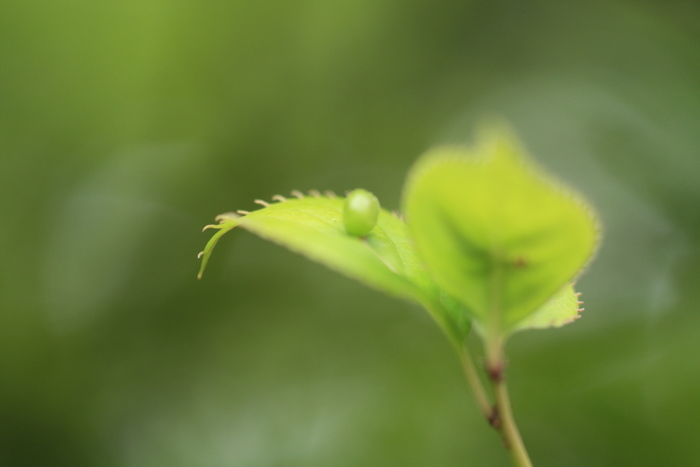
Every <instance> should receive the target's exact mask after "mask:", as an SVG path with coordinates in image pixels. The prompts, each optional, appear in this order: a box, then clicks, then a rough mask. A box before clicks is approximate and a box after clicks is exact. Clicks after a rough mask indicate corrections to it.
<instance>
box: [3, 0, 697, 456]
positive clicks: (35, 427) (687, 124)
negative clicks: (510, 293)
mask: <svg viewBox="0 0 700 467" xmlns="http://www.w3.org/2000/svg"><path fill="white" fill-rule="evenodd" d="M699 20H700V7H699V6H697V5H696V4H695V3H694V2H680V1H671V2H654V1H644V2H623V1H618V0H613V1H606V2H602V1H593V2H585V3H574V2H557V1H553V0H552V1H538V2H530V3H523V2H506V1H494V2H459V3H458V4H457V3H455V2H435V1H421V0H412V1H403V2H399V1H396V0H393V1H391V0H372V1H369V0H360V1H357V0H353V1H350V0H341V1H334V2H321V1H311V0H307V1H303V0H300V1H291V2H290V1H271V2H256V1H251V0H245V1H244V0H239V1H211V2H195V1H189V0H183V1H179V2H166V1H163V0H144V1H140V2H110V1H107V2H87V1H84V0H83V1H81V0H79V1H74V2H68V3H66V2H49V1H39V2H4V3H2V5H0V59H1V62H0V63H2V66H0V194H1V195H2V196H1V198H0V199H1V200H2V202H0V215H1V216H2V219H3V220H4V222H3V227H2V229H0V245H1V247H2V250H1V251H2V263H1V264H2V267H1V268H0V465H12V466H34V465H52V466H62V465H66V466H71V467H79V466H88V465H89V466H92V465H104V466H114V467H122V466H124V467H126V466H128V467H132V466H134V467H136V466H138V467H140V466H152V465H170V466H174V467H177V466H183V467H184V466H192V465H206V466H246V467H248V466H261V467H262V466H265V467H267V466H275V465H284V466H328V465H333V466H340V467H342V466H357V465H387V466H407V465H415V466H422V465H441V466H452V465H454V466H457V465H460V466H461V465H478V466H499V465H503V464H505V463H506V459H505V454H504V453H503V452H502V449H501V446H500V445H499V440H498V439H497V437H496V436H495V435H493V433H491V432H490V429H489V428H488V426H486V424H485V423H484V422H483V420H482V419H481V417H480V416H479V414H478V412H477V410H476V408H475V407H474V405H473V403H472V402H471V400H470V395H469V394H468V389H467V388H466V385H465V384H464V382H463V381H462V379H461V376H460V374H459V368H458V362H457V361H456V359H453V358H451V353H450V352H451V350H450V348H449V346H448V345H446V343H445V342H444V339H443V338H442V336H441V335H440V333H439V331H437V330H436V329H435V327H434V326H433V325H432V323H430V322H429V318H427V317H426V316H424V314H423V313H422V312H421V311H420V310H418V308H417V307H412V306H411V305H407V304H406V303H402V302H399V301H395V300H392V299H390V298H384V297H383V296H382V295H381V294H378V293H376V292H373V291H371V290H365V289H364V288H363V287H362V286H361V285H357V284H355V283H353V282H351V281H347V280H345V279H343V278H342V277H339V276H337V275H335V274H329V273H328V272H327V270H326V269H324V268H322V267H319V266H317V265H314V264H311V263H307V262H305V261H304V260H303V259H300V258H298V257H296V256H294V255H292V254H288V253H286V252H284V251H283V250H281V249H279V248H277V247H275V246H273V245H269V244H267V243H265V242H262V241H260V240H258V239H256V238H254V237H252V236H245V235H232V236H231V238H230V239H227V240H228V241H227V242H222V244H221V245H220V246H219V247H217V248H218V249H219V251H218V254H219V255H220V256H219V261H216V262H212V264H211V270H209V271H208V273H207V274H208V276H207V279H206V280H205V281H201V282H200V281H196V279H195V276H196V273H197V267H198V262H197V259H196V257H195V256H196V253H197V252H198V251H199V250H200V249H201V244H202V242H203V241H204V240H205V237H204V236H203V235H201V234H199V230H200V227H201V225H202V224H203V223H206V222H207V221H209V220H210V219H211V218H212V217H213V216H214V215H216V214H217V213H219V212H224V211H227V210H229V209H231V207H236V208H240V209H253V207H254V206H253V205H252V203H251V201H252V200H253V199H256V198H269V197H270V196H271V195H273V194H275V193H279V192H285V193H288V192H289V191H290V190H292V189H300V190H307V189H309V188H320V189H333V190H336V191H338V192H342V191H343V190H346V189H348V188H354V187H357V186H362V187H365V188H367V189H368V190H370V191H372V192H374V193H375V194H376V195H377V196H378V198H379V199H381V200H382V205H383V206H384V207H386V208H387V209H389V210H391V209H395V208H397V207H398V205H399V193H400V187H401V184H402V180H403V178H404V175H405V173H406V170H407V169H408V167H409V166H410V165H411V163H412V162H413V161H414V160H415V159H416V157H417V156H418V155H419V154H421V153H422V152H423V151H424V150H425V149H426V148H428V147H430V146H433V145H435V144H437V143H453V142H464V140H465V139H466V138H468V137H469V135H470V134H471V131H472V129H473V127H474V122H475V121H478V120H481V119H482V118H483V117H490V116H493V115H496V116H499V117H503V118H505V119H507V120H509V121H510V122H511V123H512V124H513V126H514V127H515V129H516V130H517V132H518V134H520V135H521V136H522V137H523V139H524V142H525V145H526V146H527V147H528V148H529V149H530V151H531V153H532V154H533V155H534V156H535V158H536V159H537V160H538V161H539V163H541V164H542V165H544V166H546V167H547V168H548V169H549V170H551V171H552V172H554V173H556V174H558V175H560V176H561V177H562V178H563V179H565V180H568V181H570V182H572V184H574V185H576V188H578V190H579V191H581V192H583V193H584V194H585V195H586V196H587V197H588V198H590V199H591V201H592V203H593V204H594V205H596V206H597V207H598V209H599V211H600V215H601V217H602V223H603V225H605V232H604V236H605V241H604V245H603V247H602V249H601V251H600V252H599V254H598V259H597V260H596V266H595V268H594V269H593V270H591V271H590V273H588V274H586V275H584V276H583V277H582V279H581V280H580V281H579V283H578V285H577V287H578V288H579V289H581V290H583V291H584V296H585V297H586V311H585V312H584V313H583V318H582V319H581V320H579V321H578V322H577V324H576V325H575V326H568V327H565V328H562V329H560V330H556V331H548V332H546V333H545V332H530V333H522V335H520V334H519V335H517V336H516V337H514V338H513V339H512V341H511V342H510V343H509V346H508V349H507V350H508V354H509V355H510V362H509V363H510V365H509V377H510V381H511V386H512V390H511V392H512V394H511V396H512V399H513V404H514V410H515V412H516V417H517V418H518V421H519V424H520V428H521V431H522V433H523V437H524V438H525V442H526V443H527V444H528V447H529V449H530V451H531V455H532V458H533V460H534V462H535V465H537V466H538V467H545V466H561V465H566V466H573V467H576V466H590V465H596V466H603V467H605V466H619V465H635V466H656V465H697V464H698V463H700V448H698V445H697V433H699V432H700V421H698V419H697V417H695V416H694V414H695V413H696V412H697V411H698V410H700V401H699V400H698V396H697V394H698V390H699V389H700V373H698V372H697V371H695V367H696V361H697V356H698V355H699V354H700V340H698V338H697V336H698V334H699V333H700V310H699V309H698V303H700V289H698V287H697V282H698V278H699V277H700V256H699V255H698V244H699V243H700V210H698V209H697V205H698V199H699V198H700V184H699V183H698V179H699V178H700V158H699V157H698V156H697V154H698V148H700V133H699V132H698V131H697V122H698V121H699V120H700V48H698V47H697V44H698V43H700V29H698V27H697V24H698V21H699ZM245 203H251V204H249V205H245ZM261 297H262V298H261Z"/></svg>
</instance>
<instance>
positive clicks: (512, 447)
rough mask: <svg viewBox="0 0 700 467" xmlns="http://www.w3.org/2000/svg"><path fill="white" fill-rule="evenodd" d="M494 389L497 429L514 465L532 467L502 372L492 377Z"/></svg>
mask: <svg viewBox="0 0 700 467" xmlns="http://www.w3.org/2000/svg"><path fill="white" fill-rule="evenodd" d="M492 381H493V389H494V393H495V395H496V413H497V416H498V422H499V426H497V429H498V430H499V431H500V433H501V438H502V439H503V444H505V447H506V449H507V450H508V453H509V454H510V457H511V460H512V461H513V465H515V466H516V467H532V462H531V461H530V456H529V455H528V454H527V450H526V449H525V444H523V439H522V438H521V437H520V432H519V431H518V426H517V425H516V424H515V419H514V418H513V410H512V409H511V406H510V398H509V397H508V388H507V387H506V382H505V378H504V377H503V374H502V373H501V376H500V378H498V379H492Z"/></svg>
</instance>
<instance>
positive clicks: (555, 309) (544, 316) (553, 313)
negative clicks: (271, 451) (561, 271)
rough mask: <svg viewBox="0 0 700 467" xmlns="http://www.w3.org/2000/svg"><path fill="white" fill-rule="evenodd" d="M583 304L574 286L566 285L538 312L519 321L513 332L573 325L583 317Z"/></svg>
mask: <svg viewBox="0 0 700 467" xmlns="http://www.w3.org/2000/svg"><path fill="white" fill-rule="evenodd" d="M581 303H582V302H580V301H579V299H578V294H577V293H576V292H575V291H574V288H573V286H571V285H566V286H564V287H562V289H561V290H560V291H559V292H557V293H556V294H554V296H553V297H552V298H550V299H549V300H547V301H546V302H545V304H544V305H542V306H541V307H540V308H539V309H538V310H537V311H535V312H534V313H532V314H531V315H530V316H528V317H527V318H525V319H523V320H521V321H519V322H518V324H517V325H516V326H515V327H514V328H513V332H515V331H521V330H524V329H546V328H560V327H562V326H564V325H566V324H569V323H573V322H574V321H576V320H577V319H579V318H580V317H581V315H580V313H581V311H583V309H582V308H580V304H581Z"/></svg>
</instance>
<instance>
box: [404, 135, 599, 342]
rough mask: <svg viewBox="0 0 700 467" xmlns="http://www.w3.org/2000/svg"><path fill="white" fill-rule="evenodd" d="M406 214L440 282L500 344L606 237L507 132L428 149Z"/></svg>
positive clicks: (413, 177) (414, 176) (414, 174)
mask: <svg viewBox="0 0 700 467" xmlns="http://www.w3.org/2000/svg"><path fill="white" fill-rule="evenodd" d="M404 210H405V213H406V218H407V222H408V225H409V227H410V230H411V233H412V234H413V237H414V240H415V242H416V247H417V250H418V253H419V255H420V257H421V258H422V259H423V260H424V261H425V263H426V265H427V267H428V270H429V271H430V274H431V276H432V277H433V279H434V280H435V282H436V283H437V284H438V286H439V287H441V288H442V289H443V290H444V291H445V292H447V293H449V294H450V295H452V296H454V297H455V298H456V299H458V300H459V301H460V302H461V303H463V304H464V305H465V306H466V307H467V308H468V309H469V310H471V312H472V313H473V314H474V317H475V321H476V322H477V324H479V327H480V328H481V330H482V332H484V334H485V335H487V336H491V337H492V338H494V339H503V338H505V337H506V336H507V335H508V334H509V333H510V332H511V331H512V330H514V329H515V328H516V327H517V326H518V323H519V322H521V321H522V320H524V319H526V318H528V317H529V316H530V315H531V314H532V313H534V312H535V311H536V310H538V309H539V308H540V307H542V306H543V305H544V304H545V302H546V301H547V300H548V299H549V298H550V297H552V296H553V295H554V294H555V293H556V292H557V291H558V290H560V289H561V288H562V287H563V286H564V285H565V284H567V283H569V282H571V281H572V280H573V278H574V277H575V276H576V275H577V274H578V273H579V271H580V270H581V269H582V267H583V266H584V265H585V264H586V262H587V261H588V260H589V258H590V257H591V255H592V253H593V251H594V249H595V245H596V242H597V238H598V227H597V223H596V221H595V217H594V215H593V213H592V211H591V210H590V208H588V207H587V206H586V205H585V203H584V202H583V201H582V200H581V199H579V198H577V197H576V196H575V195H574V194H573V193H572V192H570V191H569V190H566V189H564V188H563V187H562V186H559V185H557V184H555V183H554V182H553V181H552V180H550V179H546V178H545V177H544V176H543V174H541V173H539V172H537V171H536V170H535V168H534V167H533V166H532V164H531V163H530V162H529V161H528V160H527V159H526V156H525V155H524V153H523V151H522V150H521V149H520V147H519V146H518V145H517V144H516V142H515V140H514V138H513V137H511V136H510V135H509V134H508V133H506V132H503V131H502V132H494V133H491V134H490V135H489V136H488V137H486V138H484V139H483V140H482V141H481V142H480V144H479V145H477V146H476V147H474V148H466V147H441V148H437V149H434V150H431V151H429V152H428V153H427V154H426V155H424V156H423V157H422V158H421V159H420V160H419V161H418V162H417V163H416V165H415V166H414V168H413V169H412V171H411V174H410V176H409V179H408V182H407V184H406V188H405V193H404Z"/></svg>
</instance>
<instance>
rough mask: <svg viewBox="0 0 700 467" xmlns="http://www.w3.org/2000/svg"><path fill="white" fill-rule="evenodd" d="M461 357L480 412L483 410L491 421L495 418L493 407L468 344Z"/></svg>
mask: <svg viewBox="0 0 700 467" xmlns="http://www.w3.org/2000/svg"><path fill="white" fill-rule="evenodd" d="M459 357H460V360H461V361H462V368H463V369H464V374H465V375H466V377H467V382H468V383H469V385H470V386H471V388H472V391H473V392H474V398H475V399H476V404H477V405H478V406H479V410H481V413H482V414H483V415H484V417H485V418H486V419H487V420H489V419H491V417H492V416H493V407H492V405H491V401H490V400H489V397H488V395H486V389H484V385H483V383H482V382H481V378H480V377H479V373H478V372H477V371H476V366H475V365H474V359H473V358H472V355H471V352H470V351H469V348H468V347H467V344H466V343H465V344H464V346H463V347H462V349H461V352H460V353H459Z"/></svg>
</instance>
